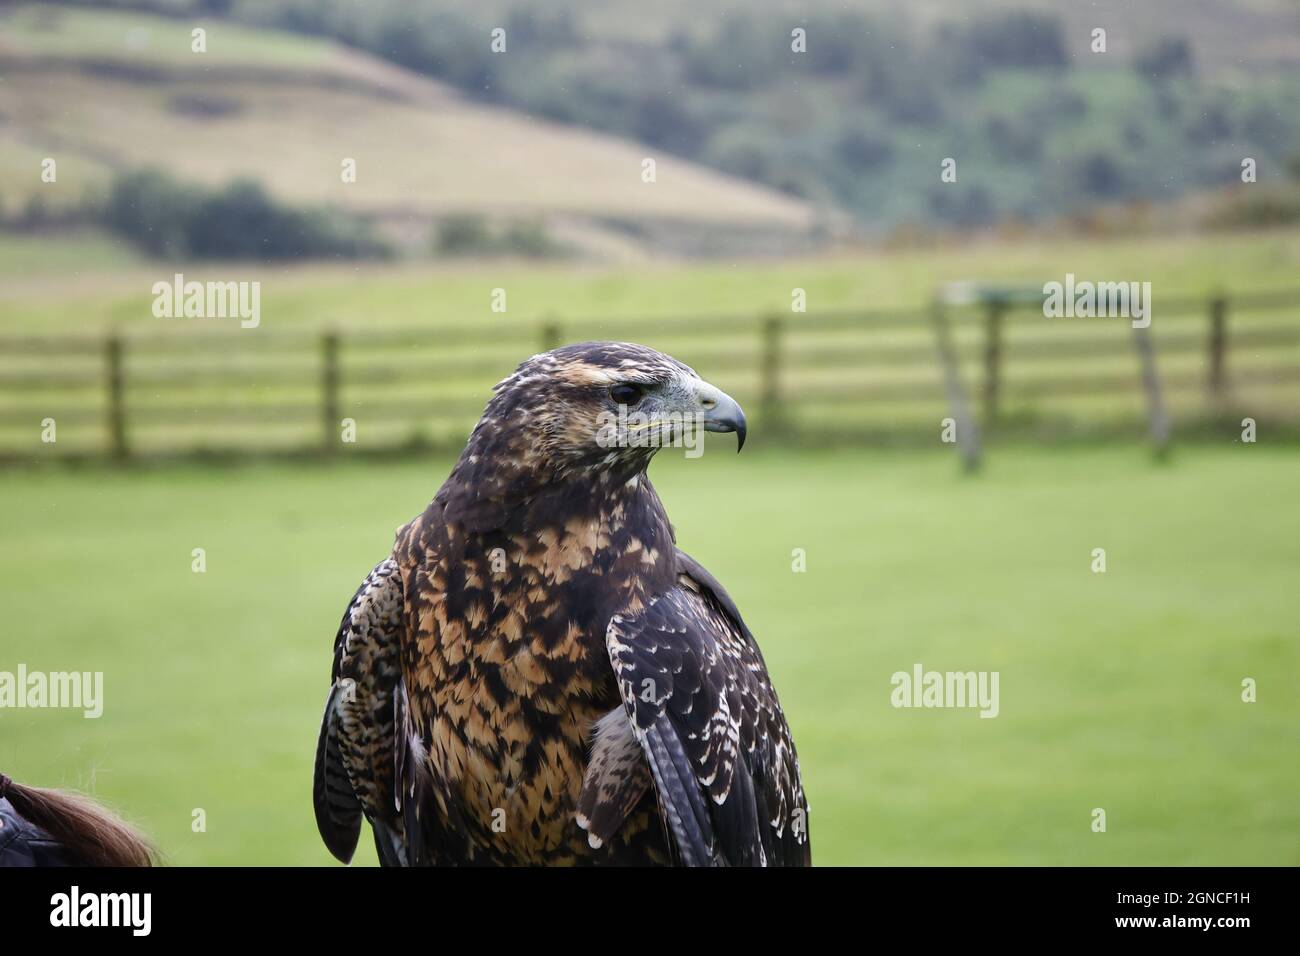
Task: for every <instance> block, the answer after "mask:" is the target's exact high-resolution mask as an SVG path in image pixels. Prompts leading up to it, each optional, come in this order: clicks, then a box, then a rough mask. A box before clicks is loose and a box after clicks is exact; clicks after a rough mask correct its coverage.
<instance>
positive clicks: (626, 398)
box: [609, 382, 645, 405]
mask: <svg viewBox="0 0 1300 956" xmlns="http://www.w3.org/2000/svg"><path fill="white" fill-rule="evenodd" d="M644 394H645V389H644V388H642V387H641V386H640V385H633V384H632V383H631V382H624V383H623V384H621V385H612V386H610V389H609V397H610V398H612V399H613V400H614V401H615V402H617V403H618V404H619V405H635V404H636V403H637V402H639V401H641V396H642V395H644Z"/></svg>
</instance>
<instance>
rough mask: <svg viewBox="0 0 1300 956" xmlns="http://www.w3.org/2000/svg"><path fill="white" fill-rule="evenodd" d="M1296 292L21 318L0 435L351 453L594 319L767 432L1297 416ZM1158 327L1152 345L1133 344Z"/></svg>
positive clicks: (65, 443) (414, 431)
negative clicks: (277, 324)
mask: <svg viewBox="0 0 1300 956" xmlns="http://www.w3.org/2000/svg"><path fill="white" fill-rule="evenodd" d="M1298 307H1300V291H1286V292H1269V293H1256V294H1249V295H1244V294H1243V295H1236V296H1233V297H1228V296H1218V297H1213V298H1210V299H1183V300H1179V301H1167V302H1166V301H1161V300H1159V299H1157V300H1156V302H1155V304H1154V321H1153V324H1152V328H1151V330H1150V332H1149V334H1148V335H1147V336H1142V335H1135V333H1134V332H1133V331H1131V330H1130V323H1129V321H1128V320H1127V319H1120V318H1091V319H1055V318H1054V319H1048V318H1044V317H1043V314H1042V310H1041V308H1039V307H1037V306H1034V305H1032V304H1026V303H1023V302H1022V303H1014V302H1008V301H998V300H994V301H988V302H983V303H977V304H974V305H968V306H962V307H941V306H940V305H938V304H936V305H935V306H934V307H932V308H925V309H916V310H905V311H904V310H899V311H841V312H833V313H827V312H822V313H805V314H784V315H776V314H769V315H761V316H714V317H701V318H671V319H648V320H645V321H639V322H638V321H631V320H619V321H618V322H616V323H614V322H600V321H598V320H591V319H584V320H570V321H566V320H564V319H562V318H559V317H554V316H552V317H548V318H544V319H541V320H535V321H530V322H525V323H499V324H495V325H483V326H459V327H455V328H448V327H433V328H420V329H416V328H396V329H395V328H378V327H333V328H328V329H325V330H312V331H308V330H303V329H285V330H279V329H275V328H274V327H273V323H270V322H264V323H263V325H262V326H261V327H259V328H257V329H249V330H244V329H239V328H238V323H237V322H235V323H233V324H231V323H230V322H229V321H227V320H213V319H208V320H196V319H188V320H178V319H172V320H157V321H156V322H154V323H150V322H141V323H138V324H137V325H135V326H133V327H132V328H131V330H130V331H129V332H125V331H124V332H118V333H112V334H107V335H103V336H83V335H45V336H5V337H0V455H3V457H5V458H6V459H9V460H31V459H33V458H37V457H42V456H47V455H50V454H60V453H65V452H66V453H71V454H80V455H90V456H108V457H111V458H114V459H117V460H126V459H129V458H132V457H134V456H136V455H153V454H184V453H191V452H204V451H207V452H234V453H253V454H256V453H263V452H270V453H274V452H281V453H283V452H310V451H315V452H320V453H324V454H327V455H337V454H341V453H347V452H348V451H349V445H350V444H351V445H355V446H356V447H357V448H361V449H364V450H379V449H393V448H401V447H405V446H409V447H427V446H430V445H435V446H436V445H452V444H458V443H460V442H462V441H463V439H464V437H465V435H466V434H467V433H468V430H469V428H470V427H472V425H473V422H474V421H475V420H476V419H477V417H478V415H479V413H480V412H481V410H482V408H483V405H484V403H485V402H486V400H487V397H488V395H489V392H490V387H491V385H492V384H493V383H494V382H496V381H497V380H499V379H501V378H503V377H505V375H507V374H508V373H509V372H510V371H511V370H512V369H513V367H514V366H515V365H516V364H517V363H518V361H520V360H521V359H523V358H525V357H527V356H528V355H530V354H532V353H534V352H536V351H539V350H545V349H548V348H551V347H554V346H555V345H557V344H559V343H560V342H563V341H581V340H584V339H588V338H620V339H629V340H634V341H640V342H644V343H645V344H648V345H653V346H655V347H659V348H663V349H664V350H665V351H668V352H670V353H671V354H673V355H675V356H677V357H679V358H681V359H682V360H683V361H686V362H688V363H689V364H691V365H693V366H694V367H695V368H696V369H697V370H698V371H699V372H700V373H701V374H702V375H703V376H704V377H705V378H707V379H709V380H711V381H713V382H714V383H715V384H719V385H720V386H721V387H723V388H725V389H726V390H727V391H729V392H731V393H732V394H733V395H734V396H735V397H736V398H737V399H738V400H739V401H741V403H742V404H744V405H745V406H746V408H747V410H748V411H749V412H750V414H751V418H752V419H753V420H754V422H755V428H754V432H755V434H759V433H766V434H767V435H768V436H788V437H797V438H799V439H801V440H805V441H816V440H818V439H820V438H822V437H832V436H834V437H835V438H836V440H843V438H845V437H849V438H852V437H853V436H856V435H867V434H872V435H874V434H879V433H885V432H891V433H896V434H900V435H902V434H915V436H916V437H918V438H922V437H923V438H924V439H925V440H933V439H934V438H935V437H936V436H937V435H938V427H939V426H938V422H939V420H940V418H941V417H942V416H944V415H952V416H953V417H954V418H959V419H961V420H963V421H964V422H965V423H966V424H967V425H968V426H969V428H968V431H969V432H970V433H971V434H978V433H979V432H980V431H988V430H990V429H992V430H994V431H996V430H999V429H1001V428H1003V427H1004V426H1007V427H1010V425H1012V424H1014V423H1015V422H1016V421H1021V420H1024V419H1027V418H1047V419H1052V420H1063V418H1062V416H1063V417H1064V418H1068V419H1070V420H1072V421H1076V422H1084V423H1086V422H1088V421H1090V419H1091V416H1093V414H1094V412H1093V411H1090V407H1091V406H1090V405H1089V402H1090V401H1091V400H1095V399H1100V400H1101V404H1102V406H1105V409H1106V415H1109V416H1110V418H1115V417H1116V416H1115V415H1114V413H1115V412H1116V410H1118V412H1119V415H1118V419H1121V420H1125V421H1128V422H1129V423H1130V424H1135V423H1141V422H1142V421H1143V420H1144V416H1145V415H1146V412H1147V411H1148V410H1149V409H1150V401H1151V399H1152V388H1154V389H1155V390H1156V397H1157V399H1158V400H1159V401H1160V402H1161V403H1162V404H1163V405H1165V406H1166V407H1165V409H1164V413H1165V416H1166V419H1167V420H1168V419H1169V418H1170V416H1173V420H1175V421H1178V420H1180V416H1181V420H1187V419H1188V418H1189V417H1191V416H1196V415H1202V414H1210V413H1214V412H1216V411H1222V410H1225V409H1227V408H1229V406H1230V405H1232V404H1233V403H1234V402H1235V403H1238V404H1240V403H1241V402H1242V401H1247V402H1256V404H1257V406H1258V407H1259V408H1260V409H1261V414H1262V415H1263V417H1268V416H1269V415H1282V416H1285V415H1287V414H1289V413H1293V412H1296V411H1298V410H1300V393H1298V392H1297V390H1296V387H1297V385H1300V320H1298V319H1297V313H1298V312H1300V308H1298ZM223 323H224V325H223ZM1142 339H1145V344H1146V346H1147V347H1149V348H1148V350H1147V351H1148V354H1147V356H1146V358H1145V359H1144V358H1143V354H1142V348H1141V347H1140V348H1139V349H1138V350H1137V351H1136V352H1135V350H1134V344H1135V341H1140V340H1142ZM1157 360H1158V361H1157ZM1153 376H1154V378H1153ZM1252 407H1255V406H1252ZM1096 414H1097V415H1098V416H1100V417H1103V418H1104V417H1106V415H1102V414H1101V411H1100V407H1099V409H1098V410H1096ZM348 421H350V422H351V423H352V427H353V430H354V433H355V435H356V440H355V442H349V441H348V437H347V431H346V427H347V422H348ZM1153 427H1154V426H1153Z"/></svg>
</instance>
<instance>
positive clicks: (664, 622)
mask: <svg viewBox="0 0 1300 956" xmlns="http://www.w3.org/2000/svg"><path fill="white" fill-rule="evenodd" d="M678 567H679V574H678V583H677V586H676V587H675V588H673V589H672V590H670V591H668V592H666V593H665V594H663V595H660V596H659V597H658V598H656V599H655V600H654V601H653V602H652V603H651V604H650V605H649V606H647V607H646V608H645V609H644V610H643V611H641V612H640V613H638V614H635V615H631V616H629V615H616V616H615V617H614V618H613V619H612V620H611V621H610V624H609V629H608V632H607V634H606V644H607V645H608V649H609V655H610V660H611V662H612V663H613V666H614V672H615V675H616V676H617V679H618V685H619V692H620V695H621V696H622V698H623V704H624V708H625V711H626V714H627V717H628V719H629V720H630V723H631V730H632V733H633V735H634V736H635V738H636V740H637V741H638V742H639V743H640V745H641V749H642V750H643V752H644V753H645V756H646V759H647V762H648V763H649V767H650V771H651V776H652V778H653V781H654V787H655V791H656V794H657V796H658V798H659V807H660V811H661V814H662V816H663V819H664V824H665V827H666V829H667V830H668V832H669V834H670V837H671V842H672V844H673V847H674V851H675V853H676V856H677V859H678V861H679V862H681V863H684V864H687V865H690V866H708V865H732V866H762V865H776V866H807V865H809V863H810V862H811V850H810V846H809V839H808V807H807V803H806V801H805V799H804V793H803V783H802V781H801V780H800V777H799V761H798V757H797V756H796V754H795V749H794V743H793V741H792V740H791V738H790V729H789V727H788V726H787V724H786V721H785V715H784V714H783V713H782V712H781V705H780V703H779V702H778V700H777V697H776V692H775V691H774V690H773V689H772V684H771V681H770V679H769V678H768V674H767V668H766V665H765V664H764V663H763V657H762V655H761V654H760V653H759V650H758V646H757V644H756V643H755V642H754V638H753V635H751V634H750V633H749V630H748V629H747V628H746V627H745V625H744V622H743V621H742V620H741V617H740V612H739V611H738V610H737V609H736V606H735V604H734V603H733V602H732V600H731V598H730V597H729V596H728V595H727V593H726V591H724V590H723V588H722V586H721V585H719V584H718V583H717V581H715V580H714V579H713V576H712V575H710V574H709V573H708V572H707V571H706V570H704V568H703V567H701V566H700V565H699V564H698V563H697V562H695V561H694V560H693V559H691V558H690V557H689V556H687V555H686V554H684V553H682V552H680V551H679V552H678ZM606 733H609V731H606ZM584 809H586V810H587V813H586V814H585V816H586V817H587V818H589V819H595V814H596V808H595V807H594V806H588V807H585V808H584Z"/></svg>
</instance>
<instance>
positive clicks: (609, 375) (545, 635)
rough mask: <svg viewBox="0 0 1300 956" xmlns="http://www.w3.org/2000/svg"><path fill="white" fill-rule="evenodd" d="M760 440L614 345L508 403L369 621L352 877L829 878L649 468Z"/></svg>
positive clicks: (345, 831) (524, 375)
mask: <svg viewBox="0 0 1300 956" xmlns="http://www.w3.org/2000/svg"><path fill="white" fill-rule="evenodd" d="M703 431H711V432H734V433H735V434H736V436H737V450H739V447H740V446H742V445H743V444H744V441H745V416H744V414H743V412H742V411H741V409H740V406H739V405H738V404H737V403H736V402H735V401H733V400H732V399H731V398H730V397H728V396H727V395H726V394H725V393H723V392H722V391H720V390H719V389H717V388H715V387H713V386H712V385H710V384H708V383H707V382H704V381H702V380H701V379H700V377H699V376H698V375H697V374H696V373H695V372H694V370H692V369H691V368H689V367H687V366H686V365H683V364H682V363H681V362H678V361H676V360H675V359H672V358H670V357H669V356H667V355H664V354H662V353H660V352H657V351H655V350H653V349H649V348H646V347H644V346H639V345H631V344H625V343H614V342H588V343H583V344H579V345H569V346H565V347H563V348H559V349H555V350H554V351H551V352H546V353H543V354H541V355H537V356H534V357H533V358H531V359H529V360H527V361H526V362H524V363H523V364H521V365H520V366H519V367H518V368H517V369H516V370H515V372H514V374H512V375H511V376H510V377H508V378H506V379H505V380H504V381H502V382H501V383H500V384H498V385H497V386H496V387H495V389H494V391H493V397H492V399H491V401H490V402H489V403H488V405H487V408H486V410H485V411H484V414H483V417H482V419H481V420H480V421H479V423H478V425H477V426H476V427H475V428H474V431H473V433H472V434H471V435H470V438H469V441H468V442H467V444H466V447H465V450H464V452H463V453H462V454H461V456H460V459H459V460H458V461H457V462H456V465H455V467H454V468H453V469H452V472H451V475H450V476H449V477H448V478H447V480H446V482H445V483H444V484H443V485H442V487H441V488H440V489H439V490H438V493H437V494H436V495H435V496H434V499H433V501H432V502H431V503H430V504H429V506H428V507H427V508H426V509H425V510H424V512H423V513H422V514H420V515H419V516H418V517H416V518H415V519H413V520H412V521H410V522H409V523H408V524H406V525H404V526H403V527H401V528H399V529H398V531H397V536H396V542H395V544H394V546H393V550H392V553H391V554H390V555H389V556H388V557H387V558H385V559H384V560H383V561H382V562H380V564H379V565H378V566H376V567H375V569H374V570H373V571H372V572H370V575H369V576H368V577H367V578H366V580H365V582H364V583H363V584H362V585H361V587H360V588H359V589H358V591H357V593H356V595H355V596H354V597H353V598H352V602H351V603H350V604H349V605H348V608H347V611H346V612H345V613H344V615H343V621H342V624H341V625H340V627H339V631H338V636H337V638H336V639H335V642H334V666H333V673H332V680H333V684H332V686H331V688H330V692H329V697H328V699H327V701H326V705H325V716H324V719H323V721H322V724H321V730H320V737H319V741H318V743H317V751H316V765H315V780H314V788H313V791H314V792H313V797H314V803H315V810H316V822H317V825H318V828H319V830H320V834H321V837H322V838H323V839H324V841H325V845H326V846H327V847H328V848H329V850H330V852H331V853H332V854H333V855H334V856H335V857H337V858H338V859H339V860H341V861H343V862H345V863H346V862H349V861H350V860H351V858H352V855H353V852H354V851H355V849H356V845H357V840H358V837H359V834H360V830H361V820H362V817H363V816H364V817H365V819H366V820H368V821H369V822H370V825H371V827H372V829H373V831H374V839H375V846H376V849H377V852H378V854H379V859H380V861H381V863H383V864H385V865H402V866H414V865H427V864H433V865H450V864H467V865H470V864H483V865H551V864H623V865H650V864H664V865H669V864H678V865H689V866H710V865H733V866H747V865H754V866H758V865H787V866H788V865H802V866H806V865H808V864H809V863H810V859H811V851H810V845H809V835H808V807H807V803H806V802H805V799H804V792H803V783H802V781H801V779H800V774H799V760H798V757H797V756H796V754H795V748H794V742H793V741H792V740H791V738H790V729H789V727H788V726H787V724H786V720H785V716H784V714H783V713H782V711H781V705H780V703H779V702H778V701H777V696H776V692H775V690H774V689H773V688H772V683H771V680H770V679H769V677H768V673H767V668H766V666H765V665H764V663H763V656H762V654H760V653H759V649H758V645H757V643H756V642H755V640H754V636H753V635H752V634H751V633H750V631H749V628H747V627H746V626H745V623H744V621H743V620H742V618H741V616H740V611H739V610H738V609H737V608H736V605H735V602H733V601H732V599H731V598H730V597H729V596H728V594H727V592H726V590H724V589H723V587H722V585H721V584H719V583H718V582H717V581H716V580H715V579H714V577H713V575H711V574H710V573H709V572H708V571H706V570H705V569H704V568H703V567H702V566H701V565H700V564H699V563H698V562H697V561H695V560H693V559H692V558H691V557H690V556H688V555H687V554H685V553H684V552H682V551H681V550H680V549H678V548H677V547H676V544H675V538H674V533H673V528H672V525H671V524H669V521H668V515H667V514H666V513H665V511H664V506H663V503H662V502H661V501H660V500H659V496H658V495H657V494H656V493H655V490H654V488H653V487H652V486H651V484H650V481H649V479H648V478H647V477H646V468H647V466H648V465H649V463H650V460H651V458H652V457H653V455H654V453H655V451H656V450H658V449H659V448H660V447H663V446H664V445H668V444H673V443H678V444H686V446H687V447H688V448H689V447H692V446H691V445H690V441H691V439H692V438H695V439H702V437H703V436H702V434H701V432H703Z"/></svg>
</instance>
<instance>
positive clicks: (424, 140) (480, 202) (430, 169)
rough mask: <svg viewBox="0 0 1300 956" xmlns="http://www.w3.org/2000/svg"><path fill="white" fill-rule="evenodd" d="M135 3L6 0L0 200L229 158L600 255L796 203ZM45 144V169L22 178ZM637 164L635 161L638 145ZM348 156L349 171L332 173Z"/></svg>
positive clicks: (792, 213)
mask: <svg viewBox="0 0 1300 956" xmlns="http://www.w3.org/2000/svg"><path fill="white" fill-rule="evenodd" d="M191 26H192V24H191V23H189V22H182V21H178V20H171V19H164V18H159V17H153V16H147V15H141V14H135V13H114V12H101V11H90V10H82V9H58V8H37V7H33V6H26V7H22V8H20V9H18V10H16V11H13V12H11V13H9V14H8V15H7V17H6V20H5V24H4V30H3V32H0V60H3V61H4V62H5V64H6V65H7V71H6V72H7V74H8V81H7V82H6V83H5V84H3V85H2V86H0V117H2V118H3V119H2V120H0V156H2V157H3V159H2V160H0V176H2V177H3V181H4V183H5V184H6V186H5V191H4V194H3V200H4V206H5V208H6V209H14V208H16V207H19V206H21V205H22V204H23V203H25V202H27V201H28V200H29V199H30V197H32V196H39V197H40V198H41V200H42V201H44V202H45V203H46V204H48V205H50V206H52V207H56V208H57V207H58V206H60V205H70V204H75V203H78V202H80V201H81V199H82V197H83V195H84V193H85V191H86V190H87V189H92V190H93V189H100V190H102V189H103V188H104V187H105V185H106V184H107V182H108V180H109V179H110V177H111V175H112V173H113V172H115V171H118V170H122V169H129V168H135V167H139V166H144V165H156V166H160V167H162V168H163V169H165V170H167V171H168V172H169V173H171V174H172V175H174V176H176V177H177V178H179V179H181V180H185V181H193V182H197V183H203V184H218V183H221V182H224V181H227V180H229V179H231V178H233V177H236V176H249V177H252V178H255V179H257V180H259V181H261V182H262V183H263V185H264V186H266V187H267V188H268V189H269V190H270V192H271V193H272V194H273V195H274V196H275V197H277V198H278V199H281V200H284V201H287V202H292V203H328V204H333V205H338V206H340V207H343V208H346V209H350V210H352V211H355V212H357V213H360V214H363V215H365V216H367V217H372V218H375V219H377V220H379V221H380V222H381V224H383V225H385V226H386V227H387V228H388V229H389V231H390V232H394V233H403V234H405V235H407V236H409V237H410V238H411V241H412V242H417V243H418V242H421V241H423V240H424V238H425V237H427V235H428V230H429V227H430V224H431V222H432V221H433V220H434V219H435V218H437V217H443V216H447V215H451V214H462V213H474V214H480V215H483V216H487V217H491V218H497V219H502V218H504V219H511V218H528V219H530V220H541V221H543V222H544V223H545V224H546V227H547V229H548V230H549V231H551V232H552V233H554V234H556V235H557V236H559V237H560V238H561V239H565V240H567V241H569V242H572V243H575V244H577V245H579V246H583V247H586V248H588V249H589V250H594V251H597V252H599V253H601V254H602V255H606V256H620V257H626V256H636V255H638V254H640V253H642V252H644V251H645V250H647V249H649V250H655V249H663V248H672V247H674V246H681V245H682V244H692V243H693V244H695V245H699V244H701V243H714V244H716V245H717V246H718V247H720V248H727V247H735V246H736V245H737V244H739V245H743V246H762V245H763V244H765V243H766V244H771V245H772V246H774V247H776V248H787V247H789V248H801V247H803V246H804V245H805V244H806V242H807V240H808V236H809V234H810V231H811V230H812V229H813V227H814V226H815V224H816V219H817V217H816V216H815V214H814V211H813V209H812V208H811V207H810V206H809V205H808V204H806V203H803V202H800V201H798V200H795V199H792V198H789V197H785V196H782V195H779V194H777V193H775V192H772V191H770V190H767V189H765V188H763V187H760V186H757V185H754V184H751V183H747V182H744V181H741V180H738V179H735V178H733V177H729V176H726V175H724V174H720V173H717V172H714V171H711V170H708V169H705V168H703V167H700V166H697V165H695V164H692V163H689V162H686V161H683V160H680V159H675V158H673V157H671V156H667V155H662V154H661V153H659V152H657V151H651V150H649V149H648V148H647V147H644V146H639V145H637V144H635V143H630V142H627V141H622V140H619V139H617V138H614V137H611V136H606V135H602V134H599V133H595V132H589V131H585V130H580V129H576V128H571V127H565V126H563V125H560V124H557V123H551V122H545V121H540V120H535V119H532V118H529V117H526V116H523V115H521V114H519V113H517V112H514V111H512V110H509V109H505V108H501V107H497V106H490V105H484V104H481V103H475V102H472V101H469V100H467V99H466V98H464V97H463V96H461V95H460V94H458V93H457V92H455V91H453V90H452V89H450V88H449V87H447V86H445V85H443V84H440V83H438V82H435V81H433V80H430V79H427V78H423V77H419V76H417V75H415V74H412V73H409V72H407V71H405V70H402V69H400V68H397V67H394V66H391V65H389V64H386V63H383V62H381V61H379V60H376V59H374V58H371V57H368V56H366V55H364V54H361V53H358V52H354V51H351V50H347V49H344V48H343V47H341V46H339V45H337V44H334V43H331V42H328V41H320V40H315V39H309V38H303V37H298V36H293V35H291V34H286V33H281V32H276V31H270V30H262V29H255V28H249V27H243V26H238V25H235V24H229V23H225V22H221V21H213V22H210V23H207V26H206V29H207V31H208V35H207V45H208V52H206V53H202V54H199V53H192V52H191V51H190V29H191ZM45 156H54V157H56V158H57V160H58V164H59V166H58V181H57V183H56V184H44V183H42V182H41V181H40V179H39V169H40V161H41V159H42V158H43V157H45ZM647 156H650V157H653V158H655V160H656V164H657V169H656V174H657V177H656V181H655V182H654V183H649V184H648V183H643V182H642V181H641V168H642V160H643V159H644V158H645V157H647ZM344 158H352V159H355V160H356V163H357V179H356V182H355V183H349V184H345V183H344V182H342V178H341V175H340V170H341V163H342V160H343V159H344Z"/></svg>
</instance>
